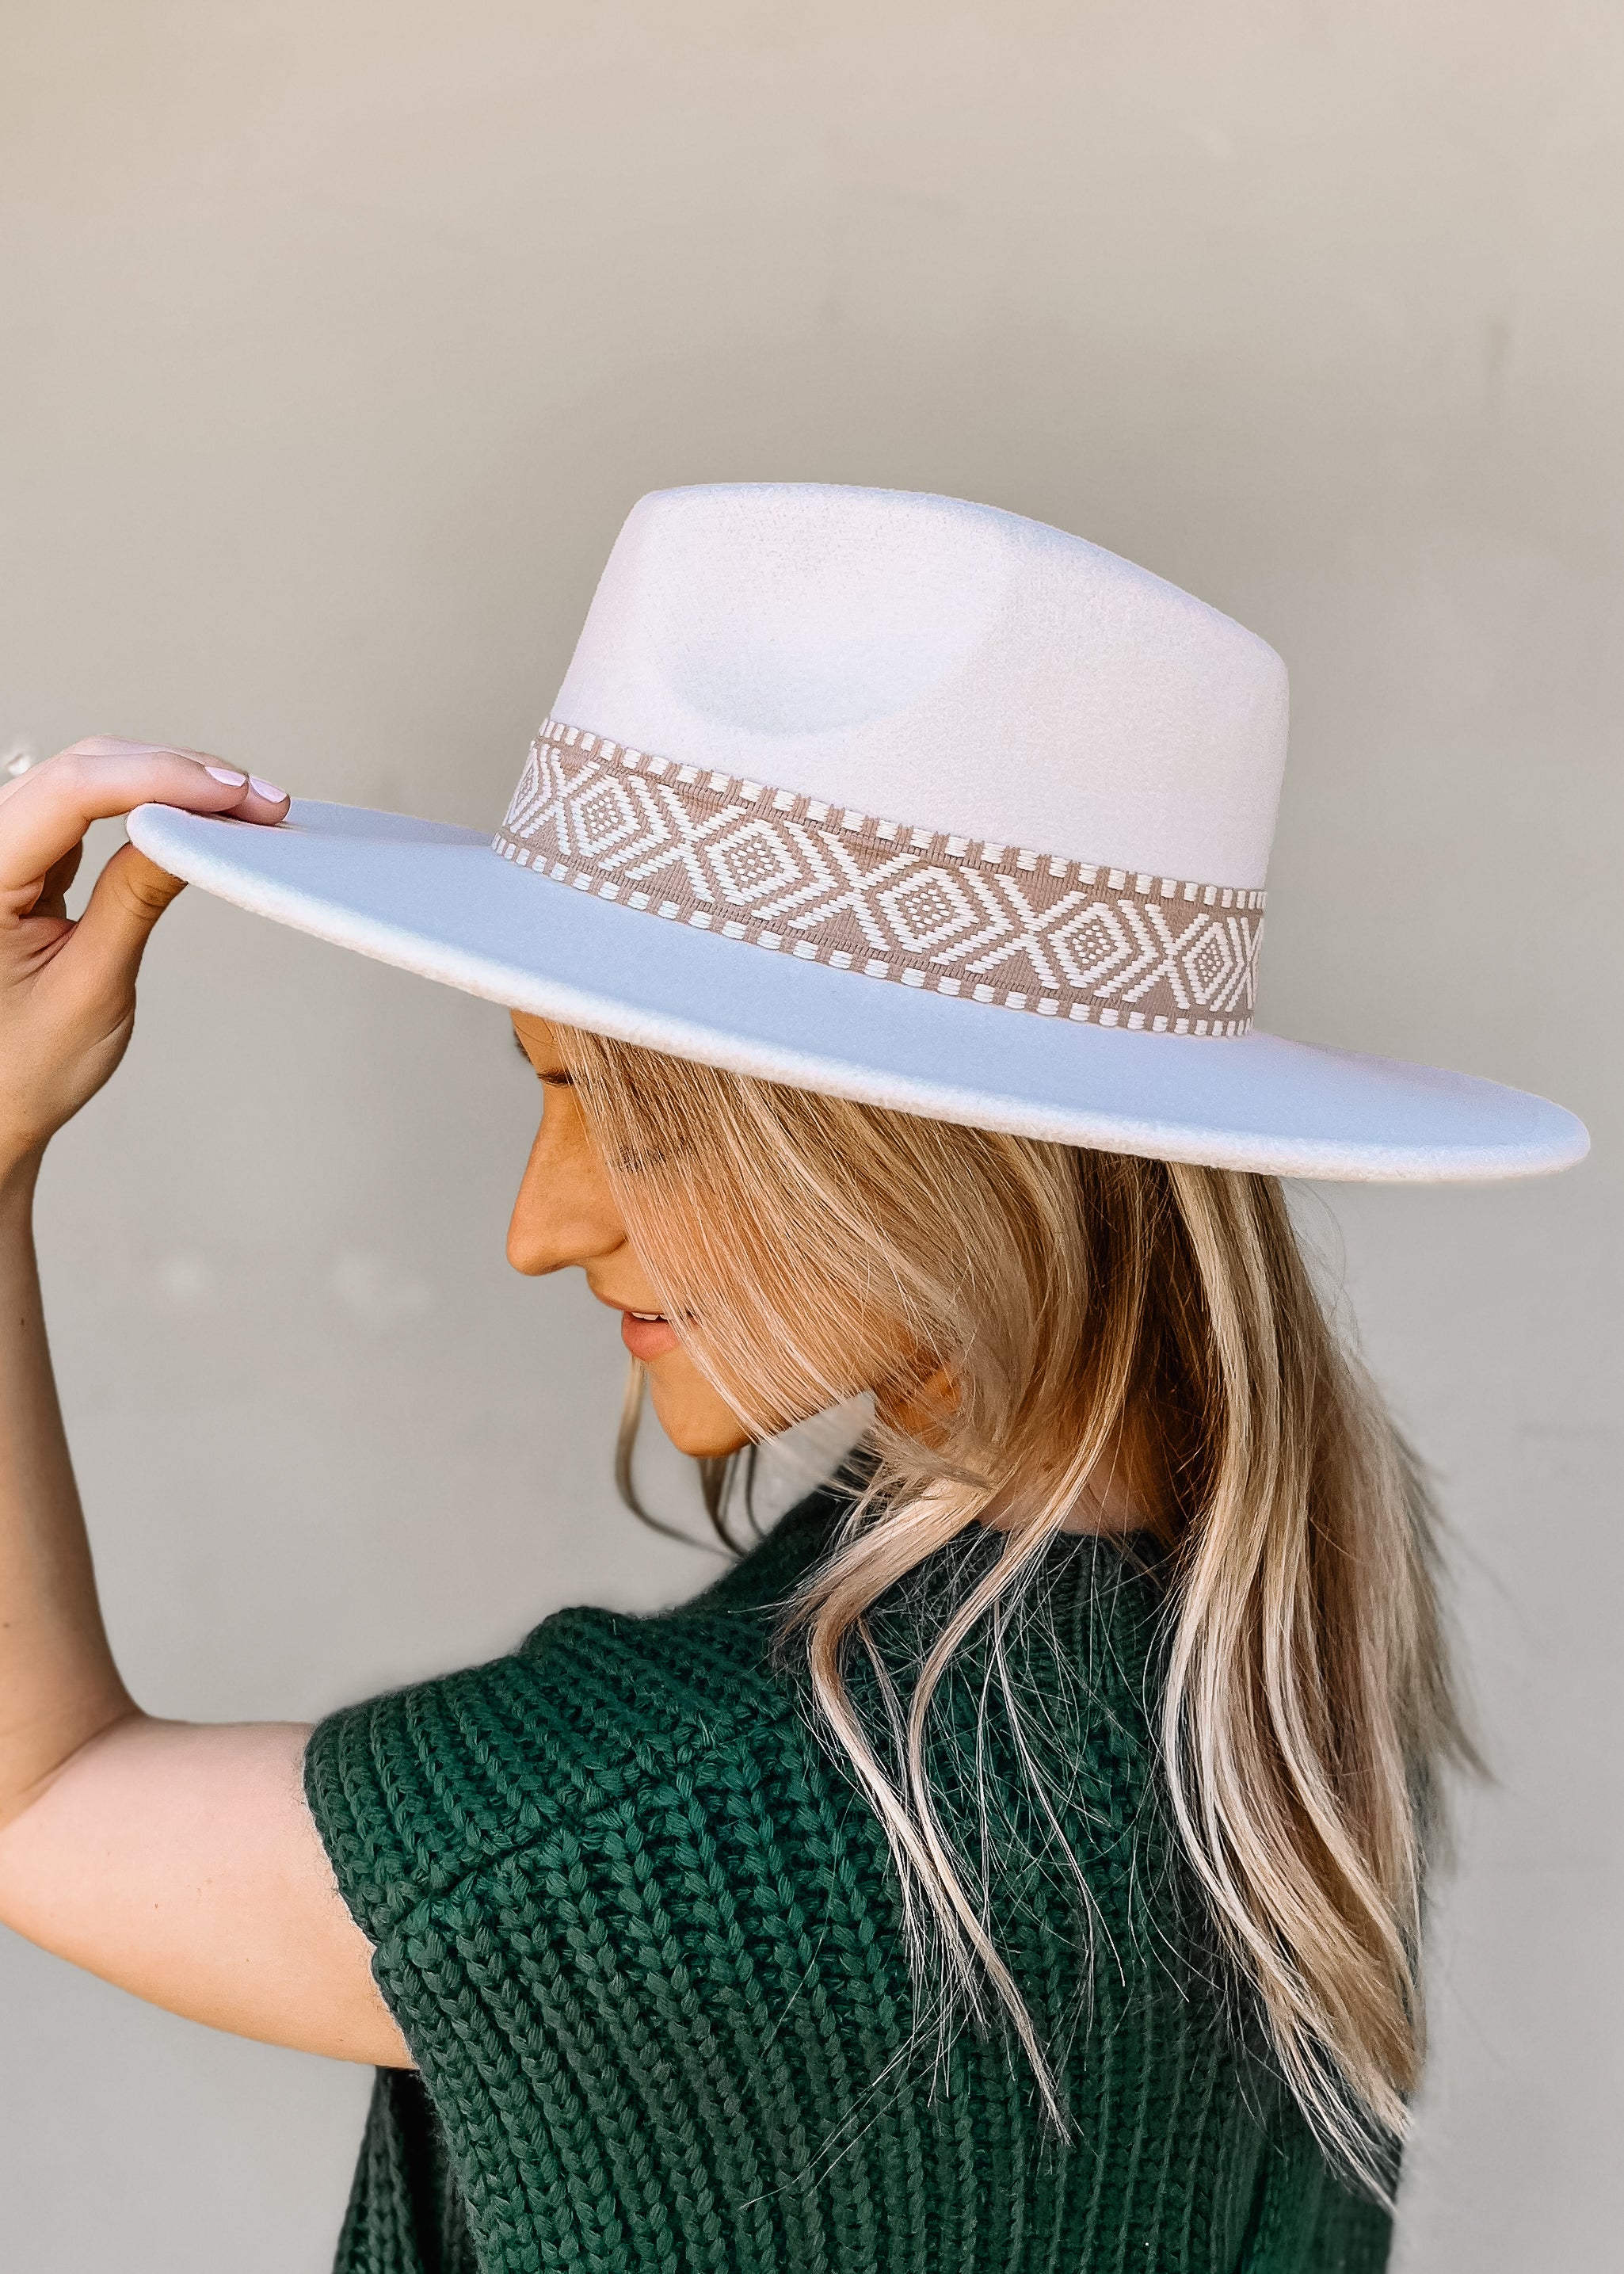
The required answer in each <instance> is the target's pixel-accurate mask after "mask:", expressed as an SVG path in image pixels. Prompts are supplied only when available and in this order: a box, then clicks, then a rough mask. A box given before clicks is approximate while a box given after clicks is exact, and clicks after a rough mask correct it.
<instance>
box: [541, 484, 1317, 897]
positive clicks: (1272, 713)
mask: <svg viewBox="0 0 1624 2274" xmlns="http://www.w3.org/2000/svg"><path fill="white" fill-rule="evenodd" d="M1286 712H1287V699H1286V674H1285V667H1284V666H1283V664H1282V662H1281V660H1280V658H1279V657H1278V656H1277V655H1276V654H1275V653H1274V650H1273V649H1272V648H1270V647H1269V646H1268V645H1267V644H1266V643H1265V642H1264V641H1262V640H1260V639H1259V638H1257V637H1256V636H1255V635H1254V634H1252V633H1251V632H1248V631H1246V630H1244V629H1243V628H1242V627H1241V626H1240V625H1239V624H1237V623H1235V622H1234V621H1231V620H1230V619H1229V617H1227V616H1225V615H1223V614H1221V613H1220V612H1219V611H1218V610H1217V609H1215V608H1211V607H1208V606H1206V604H1205V603H1204V602H1202V601H1199V600H1197V599H1192V597H1191V595H1189V594H1188V593H1186V592H1183V591H1179V589H1178V588H1177V586H1176V585H1173V584H1167V583H1165V582H1164V581H1163V580H1162V578H1161V577H1158V576H1152V575H1151V574H1150V573H1149V572H1148V571H1147V570H1146V569H1139V568H1136V567H1135V566H1134V565H1133V564H1132V562H1130V561H1124V560H1122V559H1120V558H1119V557H1118V556H1117V555H1116V554H1115V553H1108V552H1106V551H1104V550H1103V549H1102V548H1101V546H1095V545H1090V544H1088V543H1086V541H1085V540H1084V539H1083V538H1077V537H1071V536H1069V535H1067V534H1066V533H1065V532H1064V531H1060V530H1056V529H1051V528H1049V527H1048V526H1047V525H1046V524H1044V523H1041V522H1034V521H1028V520H1026V519H1024V518H1023V517H1022V516H1019V515H1017V514H1011V513H1004V512H1002V511H1000V510H998V509H997V508H994V507H990V506H982V505H974V504H969V503H966V502H965V501H961V500H959V499H955V498H942V497H933V496H926V495H920V494H916V493H912V492H906V491H894V490H866V489H854V488H838V487H832V486H825V485H820V484H810V483H807V484H801V483H752V484H718V485H715V486H707V487H696V488H691V489H680V490H662V491H656V492H654V493H652V494H651V495H650V496H648V497H645V498H643V499H642V500H640V501H639V502H638V503H637V504H636V505H635V507H634V508H633V509H632V511H631V513H630V515H629V516H628V519H627V522H626V523H625V526H624V528H623V529H622V530H621V532H620V537H619V538H618V540H617V541H616V544H615V546H614V549H613V553H611V555H610V558H609V561H608V564H607V566H606V567H605V571H604V574H603V576H602V579H601V580H600V582H599V584H598V591H597V593H596V595H595V597H594V599H593V601H592V605H591V608H590V611H589V613H588V616H587V620H586V623H585V626H584V628H583V631H582V635H581V638H580V641H579V643H578V644H577V646H576V649H575V656H574V659H573V660H572V661H571V664H570V666H569V670H568V674H566V677H565V680H564V684H563V686H562V688H561V689H560V692H559V697H558V699H557V702H556V703H555V704H554V705H553V714H554V716H555V717H556V718H558V719H560V720H562V721H565V722H567V723H568V724H571V725H575V726H578V727H582V728H583V729H585V730H587V731H589V732H590V733H593V734H604V735H607V736H609V737H611V738H612V739H613V740H614V741H615V742H620V743H623V744H629V745H632V746H634V747H635V748H637V749H643V750H646V751H649V752H651V753H655V754H658V756H660V757H667V758H671V759H673V760H675V761H677V762H678V763H680V764H689V765H696V766H706V767H714V768H718V769H720V770H722V771H724V772H727V773H730V774H736V775H741V776H748V777H752V778H754V779H757V780H760V781H763V782H764V783H767V784H769V785H771V786H772V787H778V788H784V789H788V790H790V791H793V792H794V793H796V794H799V795H803V796H808V797H814V798H819V799H825V800H827V801H828V802H830V803H831V805H840V806H842V807H847V808H857V809H862V810H864V811H867V812H869V813H879V814H883V815H888V816H889V817H891V818H893V819H895V820H897V821H899V822H902V823H905V824H907V825H910V826H914V827H920V828H924V829H928V830H931V831H941V832H959V833H961V834H963V835H964V836H966V837H969V838H975V839H980V840H1003V841H1005V842H1010V843H1017V844H1022V845H1026V846H1030V847H1034V849H1036V850H1037V851H1039V852H1041V853H1045V854H1051V855H1059V856H1061V857H1063V858H1065V859H1069V860H1075V861H1087V862H1105V863H1110V864H1117V865H1120V866H1122V867H1124V868H1131V869H1137V870H1154V871H1156V872H1158V873H1160V874H1162V875H1168V876H1175V877H1194V878H1199V879H1202V880H1206V881H1211V882H1216V883H1221V884H1224V885H1235V886H1243V887H1248V888H1255V887H1258V886H1260V885H1262V883H1263V881H1264V877H1265V873H1266V870H1267V863H1268V851H1269V844H1270V840H1271V839H1272V836H1273V832H1274V812H1275V807H1276V804H1277V802H1278V798H1279V790H1280V779H1281V774H1282V768H1283V765H1284V762H1285V749H1286Z"/></svg>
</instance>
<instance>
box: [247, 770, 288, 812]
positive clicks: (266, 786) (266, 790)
mask: <svg viewBox="0 0 1624 2274" xmlns="http://www.w3.org/2000/svg"><path fill="white" fill-rule="evenodd" d="M248 787H250V789H252V792H253V794H254V795H255V796H256V797H262V798H263V799H264V800H265V802H266V803H267V805H280V804H281V803H282V800H283V798H284V797H286V796H287V794H288V793H287V791H286V790H285V789H278V788H277V787H276V785H275V783H274V782H267V781H263V780H261V779H260V778H259V775H258V774H250V775H249V777H248Z"/></svg>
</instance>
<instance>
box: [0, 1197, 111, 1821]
mask: <svg viewBox="0 0 1624 2274" xmlns="http://www.w3.org/2000/svg"><path fill="white" fill-rule="evenodd" d="M37 1165H38V1164H37V1161H29V1162H25V1163H18V1164H16V1165H15V1166H12V1167H11V1168H10V1169H8V1170H5V1171H0V1826H4V1825H6V1824H7V1823H9V1822H10V1821H11V1819H12V1818H14V1817H15V1816H17V1815H18V1814H19V1812H20V1811H22V1810H23V1809H24V1808H26V1806H27V1805H28V1803H29V1802H30V1801H32V1800H33V1799H34V1798H35V1797H36V1796H38V1795H39V1794H40V1793H41V1791H42V1790H43V1789H44V1788H45V1787H46V1786H47V1785H48V1784H49V1782H50V1781H51V1779H52V1777H53V1776H54V1775H55V1774H56V1772H57V1770H58V1769H60V1768H61V1766H63V1764H64V1762H65V1761H67V1760H69V1759H71V1758H72V1756H73V1755H74V1754H75V1753H76V1752H77V1751H79V1748H80V1747H81V1746H82V1745H84V1744H86V1743H88V1742H89V1740H90V1739H91V1738H93V1737H94V1736H97V1735H98V1733H99V1732H100V1731H102V1730H103V1729H106V1728H110V1727H111V1726H112V1724H113V1723H115V1722H117V1721H120V1720H122V1719H124V1718H125V1717H126V1716H128V1715H129V1714H131V1713H133V1712H134V1711H135V1707H134V1706H133V1704H132V1700H131V1698H130V1696H129V1693H128V1691H127V1690H125V1688H124V1683H123V1682H122V1681H121V1680H120V1678H119V1674H118V1669H117V1666H116V1665H115V1664H114V1662H113V1655H112V1652H111V1651H110V1649H109V1646H108V1640H107V1635H106V1632H105V1630H104V1629H103V1627H102V1612H101V1607H100V1604H99V1603H98V1601H97V1599H96V1583H95V1573H94V1568H93V1566H92V1563H91V1557H90V1544H89V1541H88V1540H87V1539H86V1533H85V1520H84V1516H83V1513H82V1511H81V1510H80V1507H79V1490H78V1487H77V1486H76V1484H75V1483H74V1479H73V1464H72V1460H71V1457H70V1455H69V1452H68V1443H67V1438H66V1435H65V1434H64V1430H63V1426H62V1412H61V1408H60V1406H59V1405H58V1404H57V1401H56V1382H55V1381H54V1379H53V1376H52V1374H51V1363H50V1350H49V1344H48V1343H47V1340H46V1334H45V1318H44V1310H43V1306H42V1303H41V1294H40V1278H39V1270H38V1267H37V1264H36V1262H35V1259H34V1229H33V1203H34V1181H35V1178H36V1175H37Z"/></svg>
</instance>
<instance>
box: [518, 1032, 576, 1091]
mask: <svg viewBox="0 0 1624 2274" xmlns="http://www.w3.org/2000/svg"><path fill="white" fill-rule="evenodd" d="M513 1046H514V1048H515V1050H517V1052H518V1053H519V1056H520V1057H521V1058H523V1060H524V1063H525V1065H530V1052H529V1051H528V1050H526V1049H525V1047H524V1045H523V1043H522V1042H521V1041H520V1040H519V1037H518V1036H517V1035H515V1036H514V1038H513ZM531 1071H532V1072H534V1068H532V1069H531ZM536 1079H537V1081H538V1082H541V1083H542V1084H543V1085H544V1086H545V1088H548V1089H573V1088H575V1076H574V1074H573V1073H538V1074H537V1075H536Z"/></svg>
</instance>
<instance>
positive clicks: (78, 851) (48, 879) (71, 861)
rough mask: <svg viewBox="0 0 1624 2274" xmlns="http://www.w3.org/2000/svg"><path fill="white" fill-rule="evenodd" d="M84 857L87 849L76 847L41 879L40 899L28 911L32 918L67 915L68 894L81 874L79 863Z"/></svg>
mask: <svg viewBox="0 0 1624 2274" xmlns="http://www.w3.org/2000/svg"><path fill="white" fill-rule="evenodd" d="M84 857H85V848H84V847H83V846H82V845H76V846H75V847H73V849H72V851H71V853H64V855H63V856H62V858H61V860H60V861H58V862H56V865H55V867H54V868H52V869H51V870H49V873H48V874H47V875H46V876H45V877H43V878H42V879H41V885H40V897H39V899H38V900H36V901H35V902H34V906H33V907H31V908H30V909H29V910H28V914H29V915H31V916H64V915H66V914H67V912H68V892H69V890H70V888H71V885H72V883H73V879H74V877H77V876H78V874H79V862H81V861H82V860H83V859H84Z"/></svg>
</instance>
